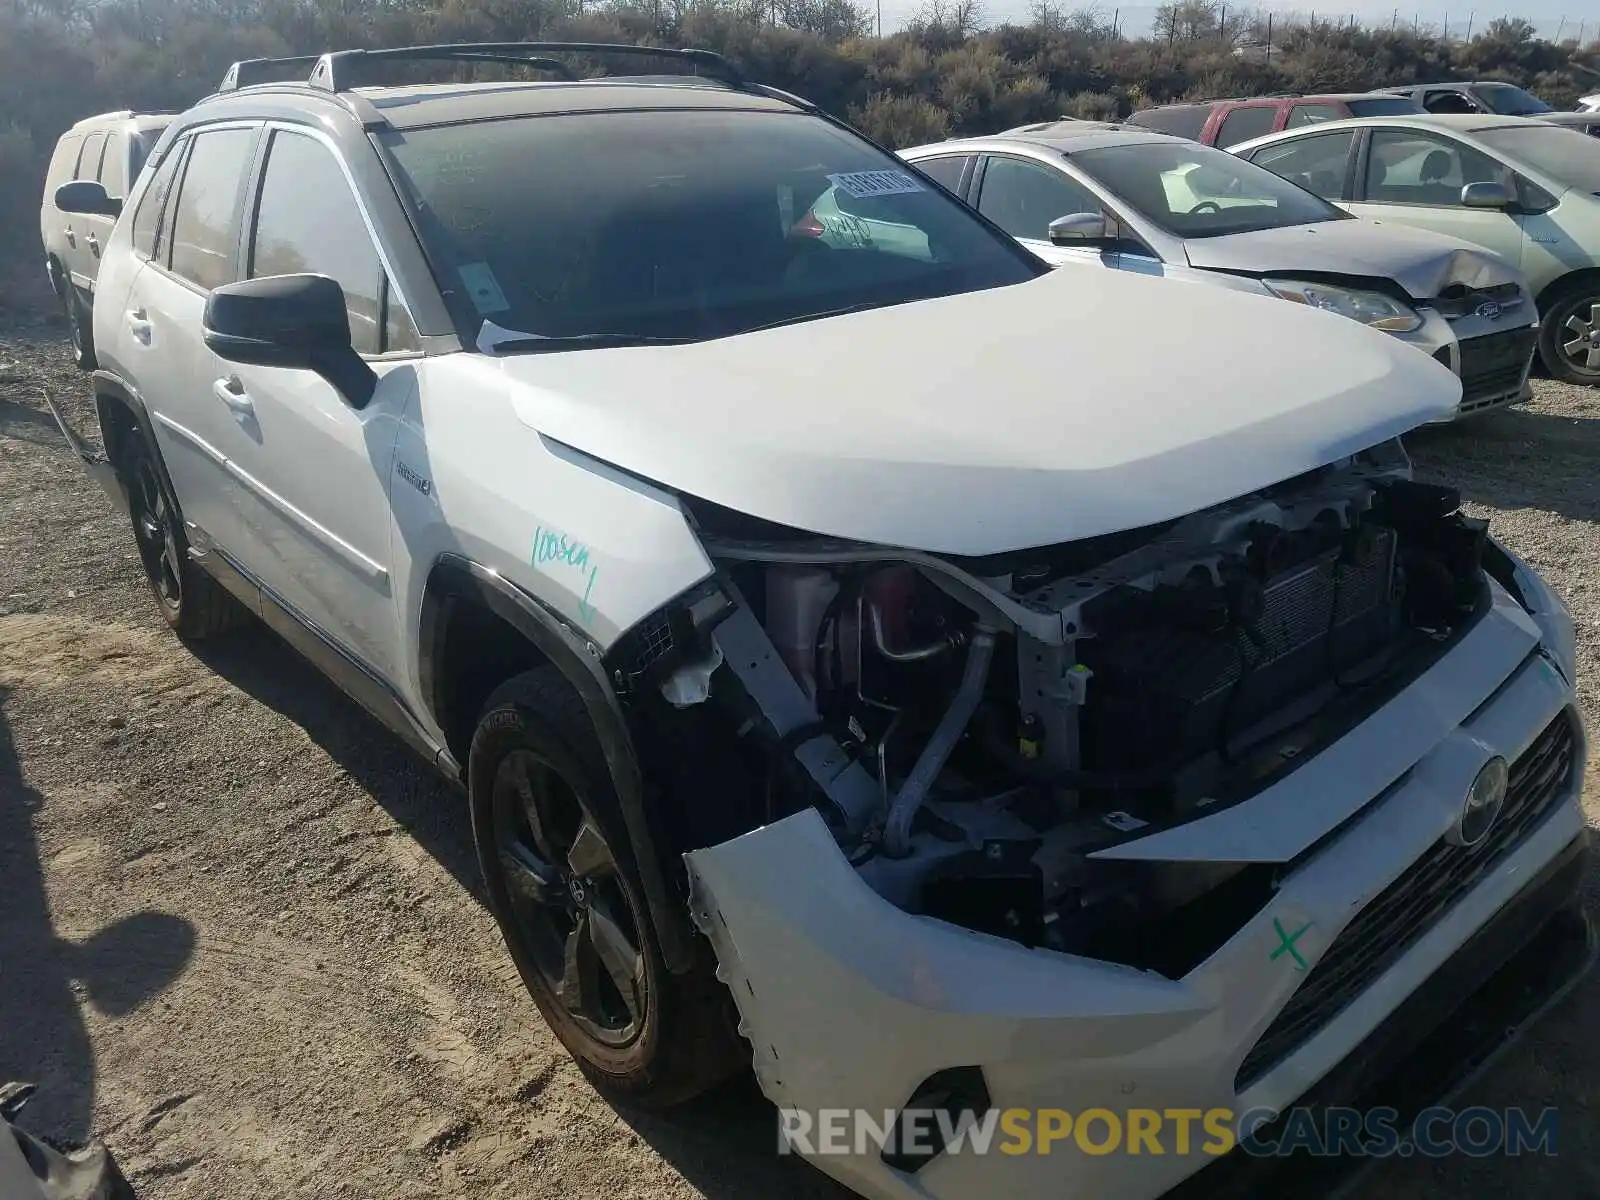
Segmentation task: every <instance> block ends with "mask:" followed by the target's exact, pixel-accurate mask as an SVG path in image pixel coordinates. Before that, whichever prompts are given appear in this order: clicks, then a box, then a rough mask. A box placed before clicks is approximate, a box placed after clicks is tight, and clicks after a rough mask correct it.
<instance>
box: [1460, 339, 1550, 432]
mask: <svg viewBox="0 0 1600 1200" xmlns="http://www.w3.org/2000/svg"><path fill="white" fill-rule="evenodd" d="M1538 336H1539V335H1538V333H1537V331H1536V330H1533V329H1507V330H1505V331H1503V332H1501V333H1486V334H1484V335H1483V336H1482V337H1475V338H1469V339H1467V340H1466V341H1464V342H1462V343H1461V408H1462V411H1464V412H1465V411H1471V410H1472V409H1474V408H1481V407H1483V402H1484V401H1488V400H1494V399H1497V398H1500V397H1503V396H1504V395H1505V394H1506V393H1507V392H1517V391H1520V390H1521V389H1522V380H1523V378H1524V376H1526V374H1527V371H1528V363H1529V362H1530V361H1531V360H1532V358H1533V345H1534V342H1535V341H1536V340H1537V339H1538Z"/></svg>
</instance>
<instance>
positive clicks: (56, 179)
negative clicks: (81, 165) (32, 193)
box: [48, 133, 83, 196]
mask: <svg viewBox="0 0 1600 1200" xmlns="http://www.w3.org/2000/svg"><path fill="white" fill-rule="evenodd" d="M82 149H83V135H82V134H77V133H69V134H67V135H66V136H65V137H63V138H62V139H61V140H60V141H59V142H57V143H56V152H55V154H53V155H52V156H51V158H50V172H49V175H48V178H49V180H50V190H51V195H52V196H54V193H55V189H56V188H57V187H59V186H60V185H61V184H63V183H66V182H67V181H68V180H69V179H71V178H72V169H73V167H74V166H75V165H76V164H77V161H78V152H79V151H80V150H82Z"/></svg>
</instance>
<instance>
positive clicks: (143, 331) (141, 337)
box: [127, 308, 152, 346]
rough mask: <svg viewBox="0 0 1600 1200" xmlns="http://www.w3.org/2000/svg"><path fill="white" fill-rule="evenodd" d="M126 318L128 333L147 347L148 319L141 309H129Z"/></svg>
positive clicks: (148, 335)
mask: <svg viewBox="0 0 1600 1200" xmlns="http://www.w3.org/2000/svg"><path fill="white" fill-rule="evenodd" d="M127 316H128V332H129V333H131V334H132V335H133V336H134V337H135V338H136V339H137V340H138V341H140V342H142V343H143V344H144V345H146V346H148V345H149V344H150V331H151V328H152V327H151V325H150V318H149V316H148V315H147V314H146V313H145V311H144V309H142V308H130V309H129V310H128V313H127Z"/></svg>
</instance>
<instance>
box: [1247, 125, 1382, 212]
mask: <svg viewBox="0 0 1600 1200" xmlns="http://www.w3.org/2000/svg"><path fill="white" fill-rule="evenodd" d="M1355 140H1356V135H1355V130H1353V129H1346V130H1338V131H1330V132H1328V133H1316V134H1311V135H1309V136H1307V137H1300V138H1295V139H1294V140H1293V141H1291V142H1284V143H1279V144H1278V145H1275V146H1263V147H1261V149H1259V150H1257V151H1256V152H1255V153H1254V154H1252V155H1250V161H1251V162H1253V163H1255V164H1256V165H1257V166H1260V167H1265V168H1266V169H1267V170H1269V171H1271V172H1272V173H1273V174H1274V175H1281V176H1282V177H1283V178H1285V179H1287V180H1288V181H1289V182H1290V183H1298V184H1299V185H1300V186H1301V187H1303V188H1305V189H1306V191H1308V192H1315V193H1316V194H1317V195H1319V196H1321V197H1322V198H1323V199H1324V200H1342V199H1343V198H1344V184H1345V176H1346V171H1347V167H1348V164H1349V162H1350V149H1351V147H1352V146H1354V145H1355Z"/></svg>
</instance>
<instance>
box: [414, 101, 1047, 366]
mask: <svg viewBox="0 0 1600 1200" xmlns="http://www.w3.org/2000/svg"><path fill="white" fill-rule="evenodd" d="M384 141H385V143H386V144H387V146H388V147H389V149H390V150H391V152H392V153H393V156H394V160H395V162H396V163H397V165H398V167H399V172H400V176H401V179H400V183H401V186H402V187H403V188H404V189H405V190H407V191H409V192H410V198H411V200H412V202H413V203H414V205H415V207H416V209H417V212H418V215H419V218H420V224H421V231H422V238H423V241H424V243H425V246H426V249H427V251H428V255H429V258H430V259H431V261H432V264H433V268H434V271H435V273H436V274H437V275H438V276H439V283H440V287H441V289H442V290H443V291H444V293H445V298H446V301H447V302H448V303H449V304H450V306H451V308H452V311H453V312H454V313H455V314H456V317H457V321H458V324H459V326H460V327H461V332H462V333H463V335H465V336H468V337H471V338H473V339H476V338H477V335H478V333H479V331H480V330H481V329H482V328H484V325H485V322H486V321H487V322H492V324H493V326H495V327H497V328H498V329H500V330H505V331H511V332H514V333H519V334H523V335H532V336H533V337H536V338H582V337H584V336H585V335H595V334H603V335H606V340H596V339H593V338H592V337H591V339H590V341H589V343H588V344H591V345H603V344H612V345H614V344H617V339H618V335H623V336H628V337H633V338H636V339H645V338H657V339H660V338H670V339H701V338H711V337H721V336H725V335H727V334H731V333H738V332H741V331H744V330H749V329H753V328H756V327H758V326H763V325H771V324H774V323H782V322H790V321H797V320H806V319H809V318H812V317H818V316H824V315H827V314H829V313H832V312H835V311H838V310H840V309H859V308H875V307H880V306H883V305H889V304H897V303H900V302H903V301H907V300H916V299H923V298H927V297H932V296H944V295H951V294H954V293H957V292H968V291H975V290H978V289H980V288H991V287H999V286H1003V285H1006V284H1012V283H1020V282H1022V281H1024V280H1027V279H1031V278H1034V277H1035V276H1036V275H1038V274H1040V273H1042V272H1044V271H1045V270H1047V268H1046V267H1045V266H1044V265H1043V264H1042V263H1040V262H1039V261H1038V260H1036V259H1034V258H1033V257H1032V256H1031V255H1029V254H1028V253H1027V252H1026V251H1023V250H1022V249H1021V248H1019V247H1017V246H1016V245H1015V243H1013V242H1012V241H1011V240H1010V239H1009V238H1006V237H1004V236H1003V235H1001V234H998V233H995V232H993V231H992V230H990V229H989V228H988V227H987V226H986V225H984V224H983V223H982V222H981V221H979V220H978V219H977V218H976V217H974V216H973V215H972V214H971V212H970V211H969V210H968V209H966V208H965V207H964V206H963V205H962V204H961V202H960V201H958V200H956V199H955V198H953V197H952V196H950V195H948V194H947V193H945V192H943V191H942V190H940V189H939V188H937V187H935V186H933V185H931V184H928V183H926V182H924V181H923V180H922V179H921V178H919V177H918V176H916V175H914V174H912V173H911V172H910V171H908V169H907V167H906V164H904V163H902V162H900V161H899V160H898V159H895V158H891V157H889V156H888V155H885V154H883V153H882V152H880V151H878V150H876V149H874V148H873V147H871V146H870V145H867V144H866V143H864V142H862V141H861V140H860V139H858V138H855V137H853V136H851V135H850V134H849V133H848V132H846V131H844V130H842V129H839V128H838V127H836V126H834V125H831V124H829V123H828V122H826V121H824V120H821V119H820V118H818V117H815V116H811V115H809V114H804V113H795V112H759V111H750V110H748V109H747V110H741V111H729V110H698V111H695V110H690V111H684V110H654V111H646V112H638V111H631V112H630V111H619V112H603V113H581V114H564V115H561V116H551V117H531V118H510V119H506V120H501V121H492V122H484V123H481V124H470V125H453V126H441V127H435V128H429V129H419V130H411V131H407V132H403V133H402V132H395V133H391V134H388V135H386V136H385V138H384ZM518 348H527V347H526V346H524V345H520V344H519V345H518Z"/></svg>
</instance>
